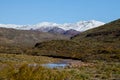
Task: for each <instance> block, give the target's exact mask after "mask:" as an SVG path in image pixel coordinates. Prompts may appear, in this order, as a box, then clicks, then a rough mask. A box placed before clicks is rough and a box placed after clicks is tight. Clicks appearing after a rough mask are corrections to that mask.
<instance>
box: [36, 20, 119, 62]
mask: <svg viewBox="0 0 120 80" xmlns="http://www.w3.org/2000/svg"><path fill="white" fill-rule="evenodd" d="M73 43H74V44H73ZM53 44H54V45H53ZM119 44H120V19H119V20H116V21H113V22H110V23H108V24H105V25H103V26H100V27H98V28H95V29H91V30H88V31H85V32H83V33H81V34H79V35H76V36H75V37H72V39H71V41H65V42H64V40H63V41H58V40H55V41H52V42H51V41H48V42H45V43H44V42H43V43H38V44H37V46H35V50H36V51H38V54H37V55H41V53H42V55H43V54H44V55H52V56H63V57H71V58H77V59H81V60H83V61H91V60H92V61H93V60H105V61H120V45H119ZM61 45H62V47H61ZM67 45H68V46H67ZM69 45H72V46H69ZM56 46H57V47H56ZM46 49H47V51H46ZM51 49H52V50H51ZM49 53H51V54H49ZM56 54H57V55H56Z"/></svg>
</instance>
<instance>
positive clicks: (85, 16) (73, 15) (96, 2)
mask: <svg viewBox="0 0 120 80" xmlns="http://www.w3.org/2000/svg"><path fill="white" fill-rule="evenodd" d="M118 18H120V0H0V23H4V24H10V23H11V24H36V23H39V22H44V21H48V22H56V23H73V22H77V21H81V20H93V19H94V20H98V21H102V22H109V21H112V20H115V19H118Z"/></svg>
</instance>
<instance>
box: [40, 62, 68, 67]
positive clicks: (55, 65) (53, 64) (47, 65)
mask: <svg viewBox="0 0 120 80" xmlns="http://www.w3.org/2000/svg"><path fill="white" fill-rule="evenodd" d="M67 65H68V64H62V63H48V64H43V65H42V66H44V67H47V68H65V67H67Z"/></svg>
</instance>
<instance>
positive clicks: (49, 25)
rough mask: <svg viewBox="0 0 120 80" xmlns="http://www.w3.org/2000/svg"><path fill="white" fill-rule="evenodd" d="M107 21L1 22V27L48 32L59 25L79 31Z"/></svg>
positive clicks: (59, 26) (65, 28) (64, 28)
mask: <svg viewBox="0 0 120 80" xmlns="http://www.w3.org/2000/svg"><path fill="white" fill-rule="evenodd" d="M104 24H105V23H103V22H100V21H96V20H90V21H79V22H76V23H64V24H57V23H53V22H41V23H38V24H35V25H15V24H0V27H4V28H14V29H20V30H31V29H33V30H40V31H44V32H48V31H49V30H51V29H53V28H55V27H57V28H61V29H63V30H70V29H73V30H77V31H80V32H82V31H86V30H88V29H91V28H95V27H98V26H101V25H104Z"/></svg>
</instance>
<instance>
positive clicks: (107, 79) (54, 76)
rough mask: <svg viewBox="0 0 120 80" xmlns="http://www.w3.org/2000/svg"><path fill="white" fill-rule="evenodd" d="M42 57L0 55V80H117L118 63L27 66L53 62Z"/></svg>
mask: <svg viewBox="0 0 120 80" xmlns="http://www.w3.org/2000/svg"><path fill="white" fill-rule="evenodd" d="M58 60H59V59H53V58H48V57H42V56H28V55H15V54H0V80H95V79H96V80H119V79H120V63H118V62H103V61H94V62H93V63H94V65H93V66H81V67H77V68H65V69H48V68H45V67H41V66H29V64H31V63H32V64H34V63H36V64H43V63H49V62H55V61H58Z"/></svg>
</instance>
